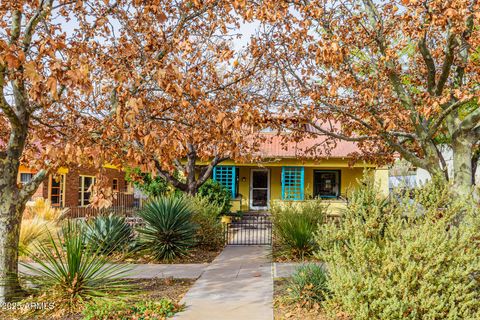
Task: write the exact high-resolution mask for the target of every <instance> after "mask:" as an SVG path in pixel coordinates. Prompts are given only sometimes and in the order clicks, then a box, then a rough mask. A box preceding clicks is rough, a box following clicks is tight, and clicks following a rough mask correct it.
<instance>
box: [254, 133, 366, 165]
mask: <svg viewBox="0 0 480 320" xmlns="http://www.w3.org/2000/svg"><path fill="white" fill-rule="evenodd" d="M354 153H360V149H359V148H358V146H357V145H356V144H355V143H354V142H349V141H335V142H333V141H331V140H328V139H327V138H326V137H322V136H316V137H311V138H303V139H301V140H299V141H286V139H285V137H284V136H283V135H278V134H276V133H275V134H273V133H262V139H261V141H260V144H259V152H258V153H257V155H258V156H259V157H261V158H303V159H319V158H320V159H321V158H349V157H351V156H352V155H353V154H354Z"/></svg>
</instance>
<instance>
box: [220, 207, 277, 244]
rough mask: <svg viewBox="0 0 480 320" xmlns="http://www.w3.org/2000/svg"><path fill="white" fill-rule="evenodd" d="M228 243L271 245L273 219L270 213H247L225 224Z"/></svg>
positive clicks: (226, 242) (226, 241)
mask: <svg viewBox="0 0 480 320" xmlns="http://www.w3.org/2000/svg"><path fill="white" fill-rule="evenodd" d="M224 228H225V230H224V231H225V244H227V245H271V244H272V221H271V219H270V215H269V214H246V215H243V216H242V217H239V218H233V220H232V221H231V222H229V223H226V224H225V226H224Z"/></svg>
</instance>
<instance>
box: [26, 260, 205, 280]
mask: <svg viewBox="0 0 480 320" xmlns="http://www.w3.org/2000/svg"><path fill="white" fill-rule="evenodd" d="M29 265H32V266H35V267H37V268H38V267H39V265H38V264H37V263H29ZM126 266H127V268H129V269H130V270H129V271H128V274H127V276H126V277H125V279H151V278H170V277H171V278H176V279H196V278H198V277H200V276H201V275H202V273H203V271H204V270H205V269H206V268H207V267H208V264H207V263H202V264H200V263H192V264H127V265H126ZM18 269H19V271H20V272H22V273H25V274H29V275H33V272H32V271H31V270H29V269H27V268H25V267H24V266H23V265H22V264H20V265H19V266H18Z"/></svg>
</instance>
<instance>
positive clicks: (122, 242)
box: [84, 214, 134, 254]
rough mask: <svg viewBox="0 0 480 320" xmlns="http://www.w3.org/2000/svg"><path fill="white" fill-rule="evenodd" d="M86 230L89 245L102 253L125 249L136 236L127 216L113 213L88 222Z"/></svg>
mask: <svg viewBox="0 0 480 320" xmlns="http://www.w3.org/2000/svg"><path fill="white" fill-rule="evenodd" d="M84 232H85V239H86V241H87V243H88V245H90V246H91V247H92V248H94V249H95V250H96V251H98V252H100V253H102V254H111V253H113V252H116V251H124V250H125V249H127V248H128V246H129V244H130V243H131V242H132V241H133V238H134V235H133V230H132V227H131V226H130V225H129V224H128V223H127V222H126V221H125V218H124V217H119V216H115V215H112V214H110V215H108V216H98V217H95V218H94V219H92V220H90V221H88V222H86V223H85V231H84Z"/></svg>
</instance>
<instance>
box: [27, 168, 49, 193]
mask: <svg viewBox="0 0 480 320" xmlns="http://www.w3.org/2000/svg"><path fill="white" fill-rule="evenodd" d="M47 173H48V171H47V170H40V171H39V172H37V173H36V174H35V175H34V176H33V178H32V180H30V181H29V182H28V183H26V184H24V185H23V186H22V189H21V191H20V198H21V199H22V200H28V199H30V198H31V197H32V196H33V194H34V193H35V191H37V189H38V187H39V186H40V184H41V183H42V182H43V181H44V180H45V179H46V178H47Z"/></svg>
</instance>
